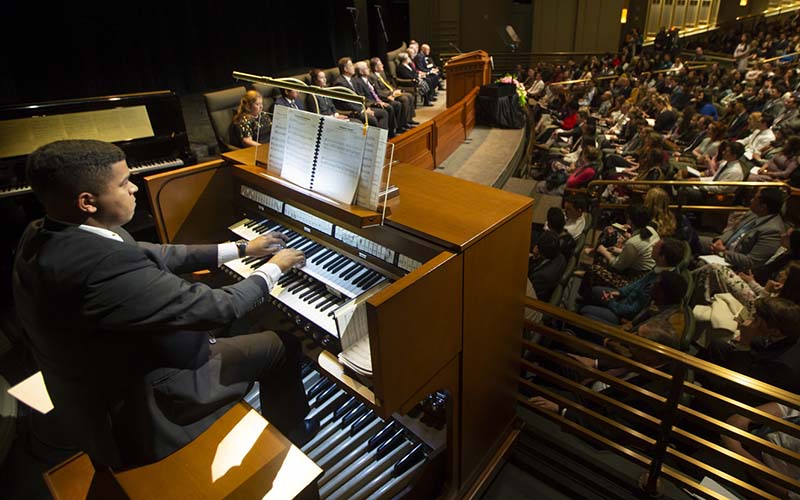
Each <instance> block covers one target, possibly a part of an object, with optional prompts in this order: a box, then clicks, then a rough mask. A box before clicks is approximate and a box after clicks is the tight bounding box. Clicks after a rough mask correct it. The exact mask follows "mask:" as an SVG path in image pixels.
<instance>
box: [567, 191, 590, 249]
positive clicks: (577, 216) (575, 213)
mask: <svg viewBox="0 0 800 500" xmlns="http://www.w3.org/2000/svg"><path fill="white" fill-rule="evenodd" d="M588 209H589V201H588V200H587V199H586V197H585V196H582V195H575V196H568V197H566V198H564V215H565V216H566V222H565V224H564V229H566V230H567V232H568V233H569V234H570V236H572V239H574V240H577V239H578V237H579V236H580V235H581V234H582V233H583V231H584V230H585V229H586V211H587V210H588Z"/></svg>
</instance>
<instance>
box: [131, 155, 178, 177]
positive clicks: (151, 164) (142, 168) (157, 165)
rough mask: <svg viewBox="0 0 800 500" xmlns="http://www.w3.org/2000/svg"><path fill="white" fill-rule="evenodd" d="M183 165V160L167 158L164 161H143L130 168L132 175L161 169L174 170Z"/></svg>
mask: <svg viewBox="0 0 800 500" xmlns="http://www.w3.org/2000/svg"><path fill="white" fill-rule="evenodd" d="M183 165H184V163H183V160H182V159H180V158H167V159H165V160H156V161H145V162H141V163H137V164H135V165H132V166H130V171H131V174H132V175H137V174H143V173H145V172H151V171H153V170H161V169H162V168H176V167H182V166H183Z"/></svg>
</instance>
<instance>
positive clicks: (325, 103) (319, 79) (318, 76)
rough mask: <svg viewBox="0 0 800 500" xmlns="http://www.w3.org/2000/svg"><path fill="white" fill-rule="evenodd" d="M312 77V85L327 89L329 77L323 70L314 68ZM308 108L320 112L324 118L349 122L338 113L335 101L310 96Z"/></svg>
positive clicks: (318, 96)
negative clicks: (330, 117)
mask: <svg viewBox="0 0 800 500" xmlns="http://www.w3.org/2000/svg"><path fill="white" fill-rule="evenodd" d="M309 76H310V77H311V85H316V86H317V87H321V88H325V87H327V86H328V77H327V76H325V72H324V71H322V70H321V69H317V68H314V69H312V70H311V71H310V72H309ZM306 108H307V109H309V110H311V111H313V110H317V109H318V110H319V114H321V115H322V116H332V117H334V118H339V119H341V120H347V119H348V117H347V116H345V115H343V114H340V113H339V112H338V111H336V106H335V105H334V104H333V99H331V98H330V97H325V96H323V95H313V94H308V95H307V97H306Z"/></svg>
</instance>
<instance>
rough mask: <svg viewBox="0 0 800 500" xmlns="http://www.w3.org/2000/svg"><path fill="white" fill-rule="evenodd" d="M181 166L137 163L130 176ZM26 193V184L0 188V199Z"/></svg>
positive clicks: (180, 163)
mask: <svg viewBox="0 0 800 500" xmlns="http://www.w3.org/2000/svg"><path fill="white" fill-rule="evenodd" d="M183 165H184V163H183V160H182V159H180V158H169V159H166V160H159V161H147V162H142V163H138V164H136V165H133V166H131V167H130V171H131V175H139V174H143V173H146V172H152V171H153V170H162V169H165V168H175V167H182V166H183ZM28 193H33V189H31V187H30V185H28V184H19V185H16V186H4V187H0V198H8V197H10V196H19V195H23V194H28Z"/></svg>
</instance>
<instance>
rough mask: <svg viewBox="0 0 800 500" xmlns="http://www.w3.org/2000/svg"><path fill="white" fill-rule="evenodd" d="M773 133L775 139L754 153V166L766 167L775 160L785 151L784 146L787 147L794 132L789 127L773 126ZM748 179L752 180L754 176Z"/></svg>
mask: <svg viewBox="0 0 800 500" xmlns="http://www.w3.org/2000/svg"><path fill="white" fill-rule="evenodd" d="M772 133H773V134H775V139H773V140H772V141H771V142H770V143H769V144H767V145H765V146H764V147H762V148H761V149H760V150H759V151H756V152H755V153H753V158H752V160H751V161H752V163H753V164H755V166H759V167H760V166H764V165H765V164H766V163H767V162H768V161H769V160H771V159H773V158H774V157H775V156H776V155H777V154H778V153H780V152H781V151H783V148H784V146H786V142H787V141H788V139H789V137H790V136H791V135H792V134H793V133H794V132H793V131H792V129H791V128H789V127H782V126H776V125H773V126H772ZM751 171H752V169H751ZM747 179H748V180H750V179H752V174H751V176H750V177H748V178H747Z"/></svg>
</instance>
